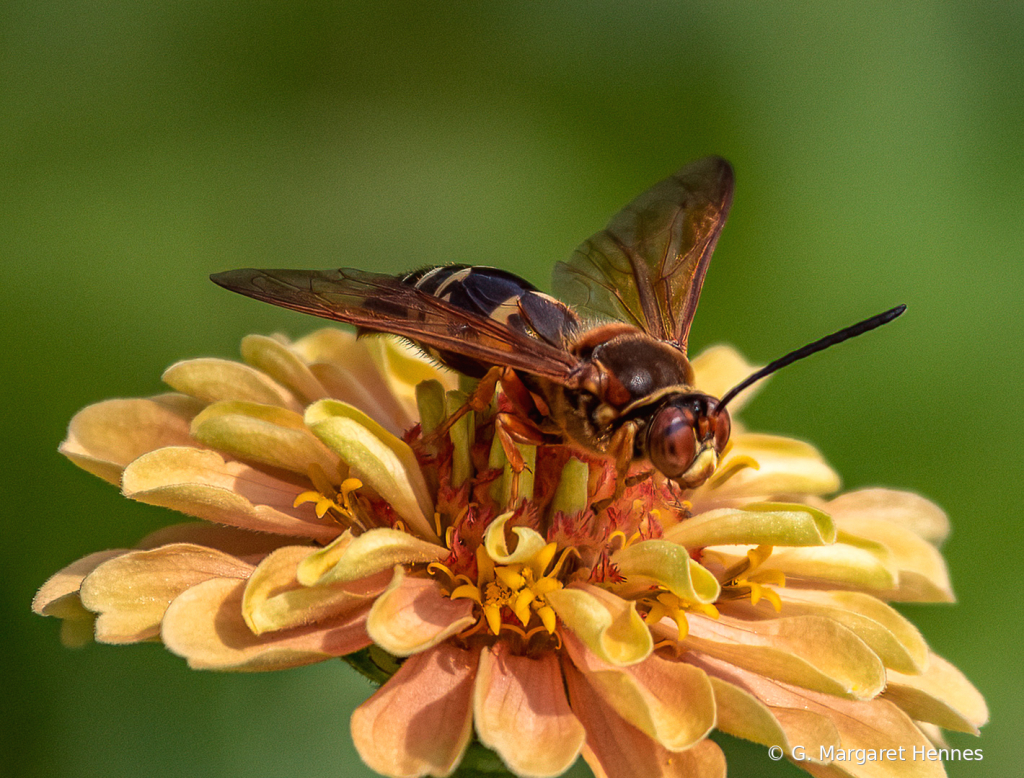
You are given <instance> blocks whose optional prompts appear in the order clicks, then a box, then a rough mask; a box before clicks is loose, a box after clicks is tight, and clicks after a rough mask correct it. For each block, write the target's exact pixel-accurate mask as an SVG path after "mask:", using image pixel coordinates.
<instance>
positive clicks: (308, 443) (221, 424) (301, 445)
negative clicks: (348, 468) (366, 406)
mask: <svg viewBox="0 0 1024 778" xmlns="http://www.w3.org/2000/svg"><path fill="white" fill-rule="evenodd" d="M192 436H193V437H194V438H195V439H196V440H198V441H199V442H200V443H203V444H205V445H207V446H209V447H210V448H215V449H217V450H219V451H223V452H224V453H227V454H231V455H232V456H235V457H238V458H239V459H244V460H246V461H248V462H258V463H260V464H264V465H270V466H271V467H280V468H282V469H284V470H291V471H292V472H295V473H299V474H301V475H303V476H305V475H307V474H308V473H309V469H310V467H312V466H314V465H316V466H317V467H319V468H320V469H321V470H323V471H324V472H325V473H336V472H338V464H339V462H340V461H341V460H340V459H339V458H338V455H337V454H335V453H334V452H333V451H331V450H330V449H328V448H327V447H326V446H325V445H324V444H323V443H321V442H320V441H319V440H317V439H316V437H315V436H314V435H313V433H312V432H310V431H309V430H308V429H307V428H306V425H305V422H303V420H302V416H300V415H299V414H298V413H295V412H294V411H289V410H287V409H286V408H280V407H278V406H276V405H258V404H256V403H248V402H237V401H224V402H218V403H214V404H213V405H210V406H208V407H207V408H206V409H205V410H204V411H203V412H202V413H200V414H199V415H198V416H196V418H195V419H193V420H192Z"/></svg>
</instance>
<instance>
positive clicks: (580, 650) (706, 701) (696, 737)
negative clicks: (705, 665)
mask: <svg viewBox="0 0 1024 778" xmlns="http://www.w3.org/2000/svg"><path fill="white" fill-rule="evenodd" d="M563 639H564V641H565V646H566V649H567V650H568V653H569V656H570V657H571V658H572V661H573V663H574V664H575V665H576V667H578V668H579V669H580V670H582V671H583V672H584V673H586V675H587V680H588V682H589V683H590V685H591V686H592V687H593V689H594V690H595V691H596V692H598V694H600V695H601V698H602V699H603V701H604V702H605V703H606V704H608V705H611V706H612V707H613V708H614V709H615V710H616V711H617V712H618V714H619V715H620V716H622V718H624V719H625V720H626V721H628V722H629V723H630V724H632V725H633V726H634V727H636V728H637V729H639V730H640V731H641V732H643V733H645V734H646V735H648V736H650V737H652V738H654V739H655V740H656V741H658V743H660V744H661V745H662V746H664V747H665V748H667V749H668V750H669V751H682V750H684V749H687V748H690V747H691V746H692V745H694V744H695V743H697V742H699V741H700V740H703V739H704V738H705V737H706V736H707V734H708V733H709V732H710V731H711V729H712V728H713V727H714V726H715V699H714V694H713V692H712V688H711V682H710V681H709V680H708V677H707V675H706V674H705V673H704V671H703V670H700V669H699V668H697V667H694V666H692V665H688V664H686V663H684V662H680V661H677V660H672V659H667V658H665V657H662V656H660V655H659V654H651V655H650V656H649V657H647V659H645V660H644V661H642V662H638V663H637V664H633V665H629V666H628V667H615V666H613V665H610V664H608V663H607V662H603V661H601V660H600V659H599V658H598V657H597V656H595V655H594V654H593V653H592V652H591V651H589V650H588V649H587V648H586V646H584V645H583V643H582V642H581V641H579V640H578V639H577V638H576V637H575V636H573V635H572V634H569V633H567V634H565V635H564V638H563Z"/></svg>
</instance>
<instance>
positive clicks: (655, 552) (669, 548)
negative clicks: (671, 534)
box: [612, 540, 721, 603]
mask: <svg viewBox="0 0 1024 778" xmlns="http://www.w3.org/2000/svg"><path fill="white" fill-rule="evenodd" d="M612 561H613V562H614V563H615V564H616V565H617V566H618V568H619V572H620V573H622V575H624V576H626V584H625V585H626V587H628V589H629V591H630V592H633V591H636V590H637V587H640V588H648V587H649V586H650V585H651V584H657V585H659V586H662V587H664V588H665V589H668V590H669V591H670V592H672V594H674V595H676V596H677V597H679V598H681V599H683V600H686V601H687V602H700V603H711V602H714V601H715V600H716V599H718V595H719V593H720V592H721V587H720V586H719V584H718V579H716V578H715V576H714V575H712V574H711V573H710V572H708V570H707V569H706V568H704V567H702V566H701V565H700V564H699V563H698V562H696V561H695V560H694V559H692V558H691V557H690V554H689V552H687V550H686V549H685V548H684V547H683V546H680V545H677V544H675V543H671V542H669V541H667V540H644V541H640V542H638V543H634V544H633V545H631V546H627V547H626V548H624V549H622V550H620V551H618V552H617V553H616V554H615V555H614V556H613V557H612Z"/></svg>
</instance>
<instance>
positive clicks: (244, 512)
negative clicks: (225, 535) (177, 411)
mask: <svg viewBox="0 0 1024 778" xmlns="http://www.w3.org/2000/svg"><path fill="white" fill-rule="evenodd" d="M122 489H123V491H124V494H125V496H126V497H130V498H132V499H133V500H138V501H139V502H144V503H148V504H150V505H161V506H163V507H165V508H171V509H173V510H177V511H181V512H182V513H187V514H190V515H192V516H198V517H199V518H201V519H206V520H207V521H213V522H217V523H219V524H226V525H229V526H235V527H241V528H244V529H253V530H262V531H264V532H273V533H276V534H278V535H299V536H302V537H308V538H314V539H317V540H332V539H333V538H335V537H337V535H338V525H337V524H335V523H333V522H332V521H330V520H327V519H323V520H321V519H318V518H317V517H316V514H315V513H314V512H313V508H312V507H311V506H310V505H303V506H300V507H299V508H295V507H293V503H294V502H295V498H296V497H297V496H298V495H299V494H300V492H301V491H302V488H301V487H300V486H297V485H295V484H292V483H288V482H287V481H282V480H280V479H278V478H274V477H273V476H271V475H268V474H267V473H264V472H262V471H261V470H257V469H256V468H254V467H250V466H249V465H244V464H242V463H241V462H226V461H225V460H224V459H223V457H221V456H220V455H219V454H218V453H217V452H215V451H205V450H200V449H195V448H184V447H176V448H162V449H158V450H157V451H153V452H151V453H149V454H146V455H144V456H142V457H139V458H138V459H136V460H135V461H134V462H132V463H131V464H130V465H129V466H128V467H127V468H125V471H124V477H123V480H122Z"/></svg>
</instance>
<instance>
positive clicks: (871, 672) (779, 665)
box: [657, 613, 885, 699]
mask: <svg viewBox="0 0 1024 778" xmlns="http://www.w3.org/2000/svg"><path fill="white" fill-rule="evenodd" d="M688 621H689V624H690V632H689V635H688V636H687V637H686V639H685V640H684V641H683V645H684V646H685V647H686V648H690V649H694V650H696V651H700V652H702V653H705V654H708V655H711V656H714V657H717V658H719V659H722V660H725V661H728V662H731V663H732V664H735V665H737V666H739V667H745V668H747V669H749V670H752V671H755V672H758V673H761V674H763V675H766V676H769V677H771V678H776V679H779V680H783V681H788V682H789V683H793V684H796V685H798V686H803V687H805V688H808V689H816V690H818V691H823V692H826V693H828V694H836V695H843V696H850V697H856V698H858V699H868V698H871V697H874V696H875V695H877V694H878V693H879V692H881V691H882V688H883V687H884V686H885V668H884V667H883V666H882V662H881V661H880V660H879V658H878V657H877V656H876V655H875V653H874V652H873V651H871V649H870V648H868V647H867V645H866V644H865V643H864V641H862V640H861V639H860V638H858V637H857V636H856V635H854V634H853V632H851V631H850V630H848V629H847V628H846V627H844V626H842V625H841V624H838V623H837V622H835V621H832V620H831V619H827V618H822V617H820V616H793V617H781V618H774V619H767V620H763V621H762V620H758V621H744V620H742V619H736V618H731V617H728V616H725V615H723V616H721V617H720V618H718V619H711V618H708V617H707V616H703V615H700V614H697V613H695V614H692V615H690V616H688ZM665 625H670V626H667V627H666V626H665ZM657 629H658V630H659V631H664V630H666V629H667V630H668V632H669V633H670V634H674V630H675V624H672V623H671V622H668V621H666V622H662V624H660V625H658V628H657Z"/></svg>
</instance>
